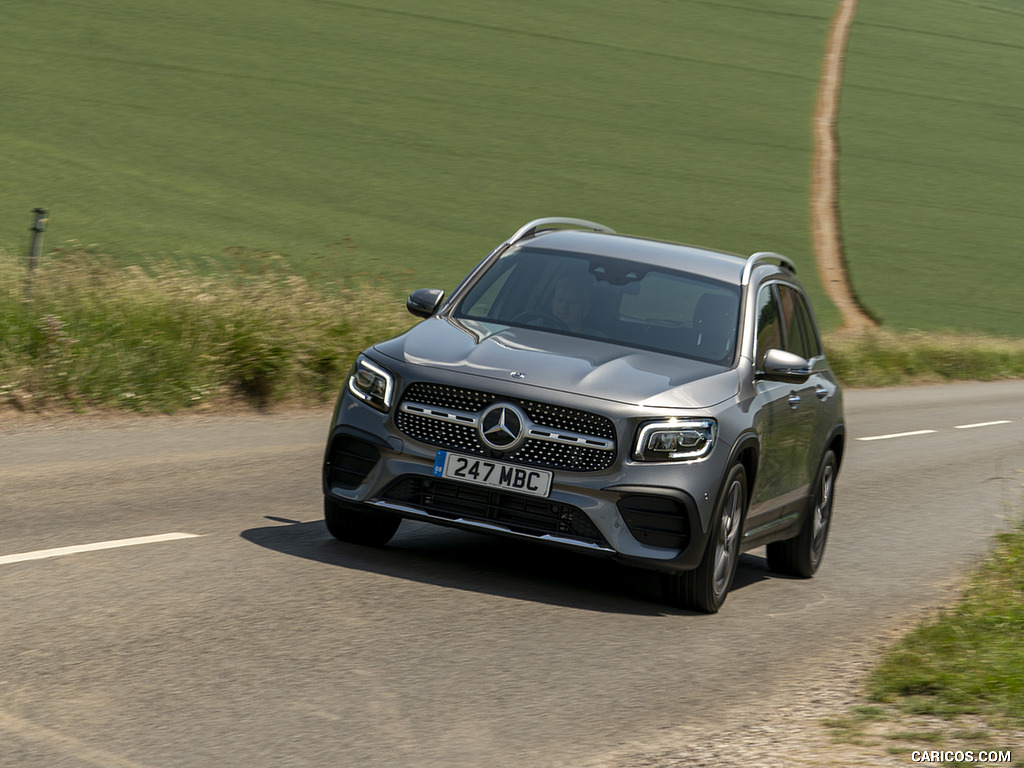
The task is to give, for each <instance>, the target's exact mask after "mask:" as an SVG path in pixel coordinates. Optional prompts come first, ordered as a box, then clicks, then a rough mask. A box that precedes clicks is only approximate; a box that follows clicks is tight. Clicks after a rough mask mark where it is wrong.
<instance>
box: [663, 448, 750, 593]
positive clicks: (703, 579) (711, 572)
mask: <svg viewBox="0 0 1024 768" xmlns="http://www.w3.org/2000/svg"><path fill="white" fill-rule="evenodd" d="M746 509H747V473H746V471H745V470H744V469H743V465H742V464H736V465H735V466H734V467H733V468H732V469H731V470H729V476H728V477H727V478H726V481H725V486H724V490H723V491H722V494H721V496H720V497H719V500H718V507H717V509H716V511H715V518H714V523H713V528H712V531H711V537H710V538H709V539H708V543H707V548H706V549H705V550H704V556H703V557H702V558H701V561H700V565H698V566H697V567H696V568H694V569H693V570H692V571H684V572H682V573H671V574H663V576H662V592H663V594H664V596H665V599H666V600H667V601H668V602H669V603H671V604H672V605H676V606H679V607H680V608H689V609H691V610H695V611H700V612H702V613H716V612H717V611H718V609H719V608H721V607H722V603H724V602H725V596H726V595H727V594H728V592H729V588H730V587H731V586H732V580H733V577H734V576H735V575H736V566H737V564H738V563H739V559H740V536H741V533H742V530H743V516H744V514H745V513H746Z"/></svg>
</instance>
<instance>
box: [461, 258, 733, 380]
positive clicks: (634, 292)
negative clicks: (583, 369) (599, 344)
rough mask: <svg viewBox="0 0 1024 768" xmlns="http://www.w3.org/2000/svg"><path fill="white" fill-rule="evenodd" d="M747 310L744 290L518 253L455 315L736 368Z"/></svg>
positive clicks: (622, 265) (599, 261) (606, 262)
mask: <svg viewBox="0 0 1024 768" xmlns="http://www.w3.org/2000/svg"><path fill="white" fill-rule="evenodd" d="M739 305H740V294H739V288H738V287H737V286H733V285H728V284H725V283H720V282H717V281H714V280H709V279H707V278H704V277H701V276H699V275H693V274H689V273H686V272H677V271H674V270H668V269H664V268H661V267H654V266H651V265H649V264H642V263H639V262H631V261H625V260H620V259H610V258H606V257H603V256H588V255H586V254H566V253H561V252H555V251H544V250H541V249H533V248H518V249H511V250H509V251H508V252H506V253H505V254H503V255H502V256H501V258H500V259H498V261H497V262H495V264H494V265H493V266H491V268H490V269H488V270H487V272H486V273H485V274H484V275H483V276H481V278H480V279H479V280H478V281H477V282H476V284H475V285H474V286H473V287H472V289H471V290H470V291H469V293H468V294H467V295H466V296H465V298H464V299H463V300H462V301H461V302H460V303H459V305H458V306H457V307H456V309H455V312H454V315H455V317H461V318H465V319H470V320H479V321H483V322H490V323H500V324H503V325H510V326H522V327H536V328H543V329H545V330H548V331H551V332H553V333H560V334H565V335H569V336H578V337H581V338H589V339H599V340H601V341H611V342H615V343H618V344H624V345H626V346H630V347H637V348H641V349H651V350H655V351H658V352H665V353H668V354H671V355H679V356H682V357H688V358H693V359H696V360H702V361H705V362H711V363H718V364H720V365H728V364H729V363H730V362H731V361H732V357H733V353H734V351H735V348H736V329H737V321H738V318H739Z"/></svg>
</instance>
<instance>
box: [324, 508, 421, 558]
mask: <svg viewBox="0 0 1024 768" xmlns="http://www.w3.org/2000/svg"><path fill="white" fill-rule="evenodd" d="M324 522H325V523H326V524H327V530H328V531H329V532H330V534H331V536H333V537H334V538H336V539H338V541H347V542H349V543H352V544H363V545H365V546H368V547H383V546H384V545H385V544H387V543H388V542H389V541H391V537H392V536H394V535H395V531H397V530H398V526H399V525H400V524H401V522H402V518H401V517H399V516H398V515H393V514H391V513H390V512H376V511H372V512H371V511H369V510H366V509H364V508H363V507H361V506H360V505H359V504H350V503H348V504H347V503H345V502H343V501H338V500H337V499H332V498H330V497H329V496H325V497H324Z"/></svg>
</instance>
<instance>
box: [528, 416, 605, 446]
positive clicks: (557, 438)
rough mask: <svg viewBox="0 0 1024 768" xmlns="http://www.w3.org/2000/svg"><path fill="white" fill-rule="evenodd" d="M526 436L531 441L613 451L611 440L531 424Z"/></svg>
mask: <svg viewBox="0 0 1024 768" xmlns="http://www.w3.org/2000/svg"><path fill="white" fill-rule="evenodd" d="M526 435H527V437H530V438H532V439H533V440H547V441H548V442H551V443H565V444H567V445H579V446H583V447H586V448H596V449H597V450H599V451H614V450H615V443H614V441H612V440H605V439H604V438H601V437H594V436H592V435H581V434H579V433H578V432H562V431H560V430H557V429H551V428H549V427H538V426H537V425H536V424H533V423H530V424H529V425H528V426H527V429H526Z"/></svg>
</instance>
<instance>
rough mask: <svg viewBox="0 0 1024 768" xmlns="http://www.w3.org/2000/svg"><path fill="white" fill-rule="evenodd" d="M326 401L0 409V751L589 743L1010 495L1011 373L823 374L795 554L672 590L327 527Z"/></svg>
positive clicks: (992, 524) (466, 750)
mask: <svg viewBox="0 0 1024 768" xmlns="http://www.w3.org/2000/svg"><path fill="white" fill-rule="evenodd" d="M328 419H329V412H327V411H321V412H317V413H310V414H303V415H279V416H265V417H259V418H256V417H246V416H225V417H204V418H197V417H182V418H172V419H157V418H153V419H138V420H117V421H108V422H96V421H90V420H84V419H76V420H66V421H58V422H42V423H38V424H26V423H19V424H15V425H12V424H10V423H6V422H4V421H0V765H2V766H17V767H18V768H58V767H62V766H68V767H70V768H81V767H83V766H90V767H92V766H96V767H100V768H143V767H144V768H172V767H175V768H177V767H178V766H215V767H216V768H232V767H234V766H239V767H244V768H263V767H264V766H265V767H266V768H280V767H281V766H354V767H361V766H368V767H374V768H375V767H377V766H423V767H424V768H434V767H438V768H440V767H441V766H444V768H462V767H466V768H470V767H472V768H480V767H483V766H487V767H488V768H495V767H499V766H517V768H521V767H523V766H588V765H598V764H600V763H601V762H602V759H603V758H604V757H605V756H607V755H609V754H612V753H614V752H616V751H617V750H627V751H628V750H633V751H635V750H637V749H641V750H642V749H644V748H645V747H647V746H652V745H663V744H669V743H672V741H673V739H678V738H681V736H680V734H682V733H683V731H684V729H685V730H686V731H687V732H689V733H692V732H693V731H694V729H698V730H705V731H708V732H711V731H714V730H715V729H716V728H720V727H722V724H723V723H725V722H735V721H736V720H737V718H739V719H740V720H741V721H742V718H751V717H763V716H768V715H769V714H770V712H771V711H772V710H773V708H776V707H778V706H780V705H782V704H784V703H785V702H786V701H791V700H793V698H794V697H797V698H798V697H799V696H800V695H801V694H800V691H801V690H802V689H803V688H804V686H805V684H806V683H807V682H808V681H810V680H815V681H818V682H819V683H820V681H821V680H822V679H827V678H828V677H829V676H831V675H839V674H841V671H842V669H843V668H844V664H845V663H846V662H847V661H848V660H849V659H851V658H854V657H857V656H859V655H863V654H864V653H865V652H866V651H869V650H871V649H872V648H874V647H875V646H876V645H877V644H878V642H879V641H880V639H881V638H882V637H883V636H885V634H886V633H887V632H888V631H890V630H891V629H892V628H893V627H895V626H898V625H900V624H901V623H904V622H905V621H906V620H907V619H908V618H910V617H912V616H913V615H915V614H916V613H917V612H919V611H920V610H921V609H923V608H925V607H927V606H930V605H934V604H936V603H938V602H940V601H941V600H943V599H944V598H947V597H948V596H949V594H950V588H951V585H953V584H954V583H955V581H956V579H957V577H958V575H959V574H961V573H963V571H964V570H965V568H967V567H968V566H969V565H971V564H972V563H974V562H976V561H977V559H978V558H979V557H981V556H982V555H983V553H984V552H985V551H986V549H987V547H988V545H989V543H990V537H991V535H992V533H993V532H994V531H996V530H998V529H1000V528H1003V527H1005V526H1006V525H1007V524H1008V520H1009V519H1010V518H1011V517H1012V516H1013V515H1014V514H1019V512H1020V509H1021V507H1022V503H1021V502H1022V498H1021V488H1022V485H1024V483H1022V480H1024V474H1022V470H1024V382H1003V383H992V384H964V385H953V386H941V387H928V388H918V389H906V390H886V391H872V392H852V393H848V397H847V419H848V423H849V428H850V442H849V446H848V451H847V457H846V461H845V464H844V467H843V471H842V474H841V475H840V479H839V484H838V491H837V504H836V510H835V522H834V527H833V531H832V538H831V541H830V543H829V548H828V552H827V554H826V560H825V563H824V565H823V567H822V571H821V572H820V574H819V575H818V577H816V578H815V579H813V580H810V581H802V580H794V579H786V578H780V577H776V576H774V575H772V574H770V573H769V572H768V571H767V570H766V568H765V564H764V561H763V559H762V558H761V557H760V556H759V555H760V554H762V553H758V552H755V553H753V554H752V555H748V556H746V557H745V558H744V560H743V562H742V564H741V570H740V572H739V575H738V584H737V586H736V588H735V589H734V591H733V592H732V593H731V594H730V596H729V599H728V600H727V602H726V604H725V606H724V608H723V610H722V612H721V613H719V614H718V615H715V616H698V615H693V614H689V613H686V612H683V611H677V610H674V609H670V608H667V607H664V606H662V605H660V604H659V603H658V602H656V595H657V592H656V587H657V582H656V579H655V578H654V577H652V576H651V575H649V574H647V573H644V572H641V571H633V570H629V569H626V568H623V567H620V566H617V565H615V564H612V563H608V562H605V561H603V560H593V559H590V558H586V557H584V556H582V555H575V554H570V553H565V552H561V551H549V550H546V549H543V548H538V547H533V546H529V545H526V544H520V543H517V542H505V541H500V540H496V539H489V538H485V537H480V536H477V535H474V534H468V533H462V532H459V531H453V530H444V529H435V528H432V527H429V526H424V525H414V524H409V523H406V524H404V525H403V529H402V530H401V531H400V532H399V535H398V536H397V537H396V539H395V540H394V542H393V543H392V545H391V546H389V547H388V548H387V549H384V550H368V549H362V548H359V547H355V546H350V545H344V544H341V543H339V542H336V541H334V540H333V539H331V538H330V537H329V536H328V534H327V533H326V531H325V530H324V528H323V524H322V521H321V519H320V490H319V484H318V483H319V478H318V468H319V461H320V454H321V450H322V444H323V441H324V439H325V437H326V432H327V427H328V423H327V422H328ZM906 433H912V434H906ZM893 435H899V436H895V437H894V436H893ZM860 438H882V439H872V440H862V439H860ZM170 533H184V534H192V536H190V537H187V538H186V537H171V538H167V539H162V540H151V539H148V538H143V539H142V541H137V542H136V543H134V544H133V545H131V546H123V545H117V546H115V545H110V546H109V548H96V549H90V550H88V551H77V552H74V553H71V554H63V555H62V554H61V552H62V551H65V548H67V547H75V546H80V545H89V544H96V543H103V542H120V543H124V540H132V539H139V538H140V537H152V536H158V535H162V534H170ZM49 550H54V551H49ZM29 558H31V559H29Z"/></svg>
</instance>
